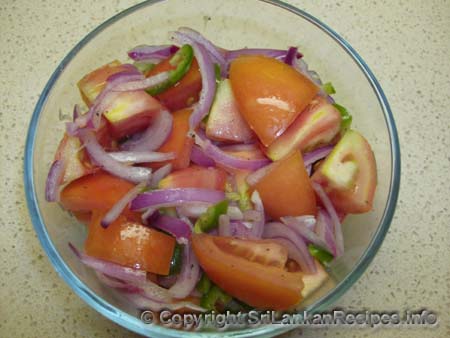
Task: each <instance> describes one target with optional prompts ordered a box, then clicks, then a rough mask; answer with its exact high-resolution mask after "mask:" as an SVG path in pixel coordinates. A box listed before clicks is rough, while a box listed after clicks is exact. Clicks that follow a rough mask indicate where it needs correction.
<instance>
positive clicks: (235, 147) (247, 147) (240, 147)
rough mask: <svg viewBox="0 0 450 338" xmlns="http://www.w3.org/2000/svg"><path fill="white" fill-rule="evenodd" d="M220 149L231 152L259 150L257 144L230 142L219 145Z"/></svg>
mask: <svg viewBox="0 0 450 338" xmlns="http://www.w3.org/2000/svg"><path fill="white" fill-rule="evenodd" d="M220 149H222V150H223V151H231V152H238V151H249V152H256V151H259V152H261V150H260V149H259V147H258V145H257V144H255V143H248V144H247V143H240V144H230V145H227V146H222V147H220Z"/></svg>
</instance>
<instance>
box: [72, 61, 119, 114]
mask: <svg viewBox="0 0 450 338" xmlns="http://www.w3.org/2000/svg"><path fill="white" fill-rule="evenodd" d="M125 70H127V68H126V66H125V65H122V64H121V63H120V62H119V61H117V60H114V61H112V62H110V63H108V64H106V65H104V66H102V67H100V68H97V69H95V70H94V71H92V72H90V73H88V74H86V75H85V76H84V77H83V78H82V79H81V80H80V81H78V84H77V85H78V89H79V90H80V94H81V97H82V99H83V101H84V102H85V103H86V105H88V106H91V105H92V102H93V101H94V100H95V98H96V97H97V96H98V94H100V92H101V91H102V90H103V88H104V87H105V84H106V80H107V79H108V77H110V76H111V75H113V74H116V73H120V72H123V71H125Z"/></svg>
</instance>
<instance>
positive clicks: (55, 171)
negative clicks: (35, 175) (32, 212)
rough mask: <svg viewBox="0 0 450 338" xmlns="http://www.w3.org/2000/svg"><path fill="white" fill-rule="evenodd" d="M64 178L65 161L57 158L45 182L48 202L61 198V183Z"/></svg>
mask: <svg viewBox="0 0 450 338" xmlns="http://www.w3.org/2000/svg"><path fill="white" fill-rule="evenodd" d="M63 178H64V162H63V161H62V160H56V161H55V162H53V163H52V166H51V167H50V170H49V172H48V176H47V181H46V182H45V199H46V200H47V202H55V201H57V200H58V198H59V196H58V195H59V185H60V184H61V182H62V180H63Z"/></svg>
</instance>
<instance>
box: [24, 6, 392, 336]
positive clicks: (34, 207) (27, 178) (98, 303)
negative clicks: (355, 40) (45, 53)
mask: <svg viewBox="0 0 450 338" xmlns="http://www.w3.org/2000/svg"><path fill="white" fill-rule="evenodd" d="M162 1H164V0H147V1H144V2H142V3H139V4H137V5H134V6H132V7H130V8H127V9H125V10H124V11H122V12H120V13H118V14H116V15H114V16H112V17H111V18H109V19H108V20H106V21H105V22H103V23H102V24H100V25H99V26H98V27H96V28H95V29H94V30H92V31H91V32H90V33H89V34H87V35H86V36H85V37H84V38H83V39H82V40H81V41H80V42H78V43H77V44H76V45H75V47H73V48H72V49H71V50H70V52H69V53H68V54H67V55H66V56H65V57H64V59H63V60H62V61H61V63H60V64H59V65H58V66H57V68H56V70H55V71H54V72H53V74H52V75H51V76H50V79H49V80H48V82H47V84H46V85H45V87H44V90H43V91H42V93H41V95H40V97H39V100H38V102H37V103H36V106H35V109H34V111H33V114H32V118H31V121H30V124H29V129H28V133H27V139H26V143H25V156H24V188H25V192H26V200H27V205H28V210H29V213H30V217H31V221H32V223H33V226H34V229H35V231H36V233H37V235H38V238H39V241H40V242H41V245H42V247H43V248H44V251H45V252H46V254H47V256H48V257H49V259H50V261H51V263H52V265H53V267H54V269H55V270H56V272H57V273H58V274H59V276H60V277H62V278H63V279H64V280H65V282H66V283H67V284H68V285H69V286H70V287H71V288H72V290H73V291H74V292H75V293H76V294H77V295H78V296H79V297H80V298H81V299H82V300H83V301H85V302H86V303H87V304H88V305H90V306H91V307H92V308H94V309H95V310H96V311H98V312H99V313H100V314H102V315H103V316H105V317H107V318H108V319H110V320H112V321H113V322H115V323H117V324H119V325H121V326H122V327H124V328H126V329H128V330H131V331H134V332H136V333H139V334H142V335H148V334H157V335H158V336H161V337H173V336H180V335H183V336H212V335H215V334H213V333H211V332H186V331H178V330H174V329H169V328H166V327H164V326H158V325H151V326H149V325H147V324H143V323H142V322H141V321H140V320H139V319H138V318H137V317H134V316H131V315H129V314H128V313H125V312H123V311H122V310H120V309H118V308H117V307H115V306H113V305H111V304H109V303H108V302H106V301H105V300H104V299H103V298H101V297H99V296H97V295H96V294H95V292H93V291H92V290H91V289H90V288H89V287H87V285H86V284H84V283H83V282H82V281H81V280H80V279H79V278H78V277H77V276H76V275H75V274H74V273H73V272H72V271H71V269H70V268H69V267H68V266H67V264H66V263H65V262H64V260H63V259H62V257H61V256H60V254H59V253H58V251H57V250H56V248H55V247H54V245H53V243H52V242H51V240H50V237H49V234H48V232H47V229H46V227H45V224H44V222H43V219H42V216H41V213H40V210H39V206H38V203H37V196H36V189H35V186H34V177H33V173H34V163H33V158H34V146H35V138H36V132H37V125H38V122H39V117H40V114H41V111H42V108H43V107H44V105H45V103H46V101H47V98H48V95H49V93H50V92H51V90H52V88H53V86H54V84H55V83H56V81H57V80H58V78H59V76H60V74H61V73H62V72H63V71H64V69H65V68H66V66H67V65H68V63H69V62H70V61H71V60H72V59H73V58H74V57H75V56H76V55H77V53H78V52H79V50H81V49H82V48H83V47H84V46H85V45H86V44H87V43H88V42H89V41H90V40H92V39H93V38H94V37H95V36H97V35H98V34H99V33H100V32H102V31H103V30H104V29H105V28H107V27H109V26H110V25H111V24H113V23H115V22H117V21H118V20H120V19H121V18H123V17H125V16H127V15H129V14H131V13H133V12H135V11H137V10H139V9H140V8H143V7H146V6H150V5H153V4H156V3H159V2H162ZM257 1H261V2H264V3H268V4H271V5H274V6H277V7H279V8H282V9H285V10H287V11H289V12H291V13H293V14H296V15H298V16H300V17H302V18H303V19H305V20H307V21H309V22H310V23H312V24H313V25H315V26H316V27H318V28H319V29H321V30H322V31H323V32H325V33H326V34H328V35H329V36H330V37H331V38H332V39H333V40H334V41H335V42H337V43H338V44H339V45H340V46H341V47H342V48H343V49H344V51H346V52H347V54H349V55H350V57H351V58H352V59H353V61H354V62H355V63H356V64H357V65H358V66H359V68H360V70H361V71H362V72H363V74H364V75H365V77H366V79H367V80H368V81H369V83H370V85H371V87H372V89H373V91H374V93H375V94H376V96H377V99H378V103H379V104H380V106H381V108H382V110H383V113H384V118H385V122H386V125H387V128H388V133H389V141H390V148H391V161H392V168H391V181H390V188H389V194H388V199H387V202H386V206H385V209H384V212H383V215H382V217H381V221H380V224H379V225H378V228H377V230H376V231H375V233H374V235H373V238H372V240H371V242H370V243H369V246H368V247H367V249H366V250H365V251H364V253H363V254H362V255H361V257H360V259H359V260H358V262H357V263H356V265H355V267H354V268H353V270H352V271H351V272H350V273H349V274H348V275H347V276H346V277H345V278H344V279H343V280H342V281H341V282H340V283H339V284H337V285H336V286H335V288H334V290H333V291H332V292H330V293H328V294H327V295H325V296H323V297H322V298H320V299H319V300H318V301H317V302H315V303H314V304H313V305H311V306H309V307H307V310H309V311H312V312H319V311H323V310H325V309H326V308H328V307H329V306H330V305H331V304H333V303H334V302H335V301H336V300H337V299H339V298H340V297H341V296H342V295H343V294H344V293H345V292H346V291H347V290H348V289H349V288H350V287H351V286H352V285H353V284H354V283H355V282H356V281H357V280H358V278H359V277H360V276H361V275H362V274H363V272H364V271H365V270H366V268H367V267H368V266H369V264H370V263H371V261H372V260H373V258H374V257H375V254H376V253H377V251H378V249H379V248H380V246H381V243H382V242H383V239H384V237H385V236H386V234H387V231H388V229H389V226H390V223H391V221H392V218H393V216H394V212H395V207H396V204H397V199H398V193H399V188H400V146H399V140H398V134H397V129H396V126H395V122H394V118H393V114H392V111H391V109H390V106H389V103H388V101H387V98H386V96H385V94H384V92H383V90H382V88H381V86H380V84H379V83H378V81H377V79H376V78H375V76H374V74H373V73H372V71H371V70H370V69H369V67H368V66H367V64H366V63H365V61H364V60H363V59H362V58H361V56H360V55H359V54H358V53H357V52H356V51H355V50H354V49H353V47H351V46H350V44H349V43H348V42H347V41H346V40H345V39H343V38H342V37H341V36H340V35H339V34H337V33H336V32H335V31H334V30H333V29H331V28H330V27H329V26H327V25H326V24H324V23H323V22H321V21H320V20H318V19H317V18H315V17H314V16H312V15H310V14H308V13H307V12H305V11H303V10H301V9H299V8H297V7H295V6H293V5H290V4H287V3H285V2H283V1H280V0H257ZM293 328H294V326H291V325H285V326H281V327H280V326H275V325H268V326H263V327H258V328H247V329H243V330H239V331H230V332H227V331H224V332H220V331H219V332H217V335H221V336H222V335H226V336H228V337H255V336H258V337H260V336H273V335H276V334H280V333H283V332H286V331H289V330H291V329H293Z"/></svg>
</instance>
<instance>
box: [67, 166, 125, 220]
mask: <svg viewBox="0 0 450 338" xmlns="http://www.w3.org/2000/svg"><path fill="white" fill-rule="evenodd" d="M133 187H134V185H133V184H132V183H130V182H128V181H126V180H124V179H122V178H118V177H116V176H113V175H111V174H108V173H106V172H104V171H99V172H96V173H94V174H90V175H86V176H83V177H81V178H78V179H77V180H75V181H73V182H71V183H70V184H68V185H67V186H66V187H65V188H64V189H63V190H62V191H61V195H60V202H61V204H62V206H63V207H64V208H65V209H67V210H70V211H84V212H90V211H92V210H109V209H110V208H111V207H112V206H113V205H114V204H116V203H117V201H119V199H121V198H122V197H123V195H125V194H126V193H127V192H128V191H129V190H130V189H132V188H133Z"/></svg>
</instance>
